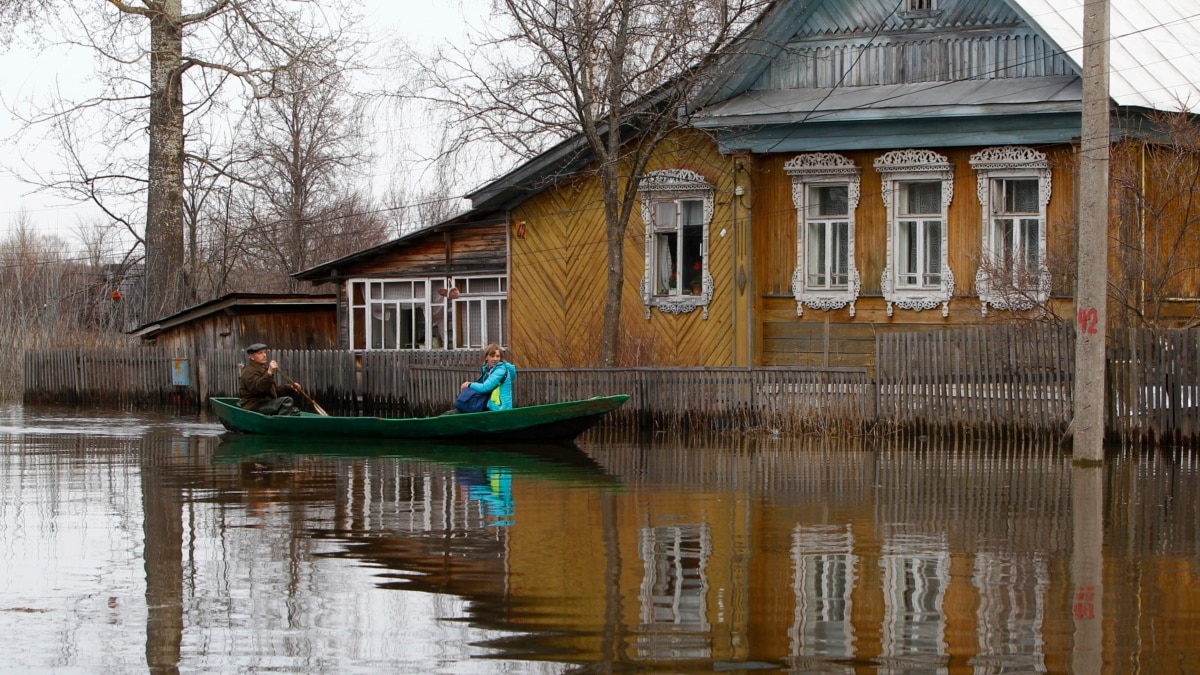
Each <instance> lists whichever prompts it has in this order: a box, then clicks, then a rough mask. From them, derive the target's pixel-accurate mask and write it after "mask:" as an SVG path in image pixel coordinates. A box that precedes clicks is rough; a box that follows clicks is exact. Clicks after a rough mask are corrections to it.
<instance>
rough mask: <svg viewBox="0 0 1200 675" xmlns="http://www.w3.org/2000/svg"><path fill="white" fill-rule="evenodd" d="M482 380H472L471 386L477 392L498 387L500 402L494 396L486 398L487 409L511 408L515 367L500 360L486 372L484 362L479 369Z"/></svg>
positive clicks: (484, 391) (515, 374) (515, 373)
mask: <svg viewBox="0 0 1200 675" xmlns="http://www.w3.org/2000/svg"><path fill="white" fill-rule="evenodd" d="M479 374H480V376H486V377H483V379H482V380H480V381H478V382H472V383H471V385H470V386H471V388H472V389H474V390H475V391H478V392H483V393H485V394H486V393H487V392H489V391H491V390H493V389H495V388H496V387H497V386H499V387H500V403H499V404H497V403H496V397H495V396H493V397H492V398H490V399H488V410H512V407H513V402H512V383H513V378H515V377H516V376H517V367H516V366H514V365H513V364H511V363H509V362H508V361H500V362H498V363H496V367H495V368H492V370H491V372H488V369H487V365H486V364H485V365H484V366H483V367H482V368H480V369H479Z"/></svg>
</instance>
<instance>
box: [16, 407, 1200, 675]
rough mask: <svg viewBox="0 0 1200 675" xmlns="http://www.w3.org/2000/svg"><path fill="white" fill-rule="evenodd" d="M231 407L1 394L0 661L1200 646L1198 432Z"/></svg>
mask: <svg viewBox="0 0 1200 675" xmlns="http://www.w3.org/2000/svg"><path fill="white" fill-rule="evenodd" d="M221 433H222V430H221V429H220V427H219V426H218V425H217V424H215V422H213V421H210V420H208V419H204V418H180V417H170V416H164V415H157V416H156V415H138V416H127V415H123V414H118V413H101V412H93V411H84V412H80V411H63V410H55V409H22V408H7V409H0V635H3V636H4V639H3V640H0V671H4V672H54V673H108V672H113V673H117V672H119V673H126V672H146V671H153V672H279V673H319V672H336V673H366V672H399V673H543V672H550V673H557V672H611V671H624V672H630V671H637V672H664V673H703V672H715V671H719V672H795V673H898V672H907V673H928V672H946V673H1017V672H1020V673H1038V672H1052V673H1067V672H1081V673H1082V672H1087V673H1091V672H1113V673H1137V672H1144V673H1183V672H1196V671H1197V670H1198V669H1200V585H1198V584H1197V583H1196V582H1197V577H1198V576H1200V480H1198V479H1200V461H1198V460H1200V458H1198V457H1197V456H1196V455H1195V454H1193V453H1191V452H1184V451H1177V452H1154V453H1146V452H1137V453H1134V452H1119V451H1115V452H1114V454H1113V455H1112V457H1111V459H1110V461H1109V462H1108V464H1107V466H1106V467H1104V468H1103V469H1080V468H1074V467H1072V465H1071V463H1070V460H1069V458H1066V457H1065V456H1064V455H1063V454H1062V453H1061V452H1060V451H1059V449H1057V448H1056V447H1053V446H1045V447H1043V446H1038V445H1031V444H985V443H969V442H962V441H959V442H951V443H946V444H933V443H930V442H925V441H919V440H918V441H913V440H907V441H902V440H896V439H885V440H882V441H876V442H873V443H866V442H864V441H863V440H861V439H843V440H834V441H829V440H822V439H814V438H802V439H755V438H746V437H737V438H728V439H722V440H716V441H710V442H707V443H704V444H696V443H693V444H691V445H690V446H683V445H680V444H678V443H671V442H667V441H662V440H659V441H643V442H633V441H625V440H614V439H609V438H606V437H605V435H604V434H594V435H591V436H589V437H587V438H585V439H583V440H582V441H581V442H580V443H578V444H577V445H576V446H574V447H569V448H565V449H564V448H547V447H545V446H527V447H524V448H494V447H488V448H482V449H481V448H473V449H472V448H463V447H433V446H429V445H404V444H396V443H390V444H389V443H373V444H366V443H354V442H351V441H345V440H336V439H334V440H317V439H312V440H304V441H295V442H291V443H280V442H272V441H265V440H262V439H254V438H250V437H231V436H223V435H221ZM609 435H613V436H615V434H609Z"/></svg>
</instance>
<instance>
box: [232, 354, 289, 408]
mask: <svg viewBox="0 0 1200 675" xmlns="http://www.w3.org/2000/svg"><path fill="white" fill-rule="evenodd" d="M238 396H240V397H241V399H240V400H239V401H238V405H239V406H241V407H243V408H245V409H246V410H258V409H259V408H260V407H262V405H263V404H264V403H268V402H270V401H273V400H275V399H276V398H278V397H279V394H278V393H276V390H275V376H274V375H271V374H270V373H268V372H267V364H265V363H259V362H258V361H251V362H249V363H247V364H246V367H245V368H242V374H241V376H240V377H238Z"/></svg>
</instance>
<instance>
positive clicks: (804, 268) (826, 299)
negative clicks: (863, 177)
mask: <svg viewBox="0 0 1200 675" xmlns="http://www.w3.org/2000/svg"><path fill="white" fill-rule="evenodd" d="M784 170H786V171H787V172H788V174H789V175H790V176H791V177H792V202H793V203H794V204H795V205H796V215H797V221H796V222H797V230H796V271H795V272H794V273H793V274H792V294H793V295H795V296H796V315H797V316H801V315H803V314H804V306H805V305H808V306H809V307H812V308H813V309H822V310H826V311H828V310H831V309H841V308H842V307H845V306H847V305H849V306H850V316H854V302H855V300H857V299H858V292H859V289H860V287H861V285H862V284H861V282H860V279H859V276H858V268H857V267H856V266H855V262H854V211H855V209H856V208H858V196H859V184H860V179H859V168H858V166H857V165H855V164H854V162H853V161H851V160H850V159H848V158H846V157H843V156H841V155H836V154H830V153H824V152H814V153H809V154H804V155H798V156H796V157H793V158H792V159H790V160H788V162H787V163H786V164H784Z"/></svg>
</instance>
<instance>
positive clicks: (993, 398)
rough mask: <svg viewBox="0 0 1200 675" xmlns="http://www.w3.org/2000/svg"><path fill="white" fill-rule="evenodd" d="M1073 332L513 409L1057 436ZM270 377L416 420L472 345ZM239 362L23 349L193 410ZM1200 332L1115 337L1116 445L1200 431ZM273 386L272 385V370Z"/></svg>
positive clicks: (121, 393)
mask: <svg viewBox="0 0 1200 675" xmlns="http://www.w3.org/2000/svg"><path fill="white" fill-rule="evenodd" d="M1074 340H1075V337H1074V332H1073V331H1072V330H1070V329H1069V328H1067V327H1063V326H1057V325H1052V324H1030V325H1006V326H998V327H986V328H962V329H955V330H945V331H936V332H927V333H882V334H880V335H879V336H878V337H877V338H876V346H875V359H876V360H875V362H876V367H875V368H874V370H873V371H872V370H869V369H866V368H804V367H754V368H655V367H631V368H571V369H544V368H520V367H519V366H520V363H519V359H518V360H515V362H516V363H517V365H518V367H519V370H518V376H517V378H516V380H515V381H514V398H515V399H516V401H517V403H518V405H533V404H539V403H550V402H555V401H563V400H572V399H579V398H587V397H590V396H595V395H604V394H613V393H625V394H629V395H630V401H629V403H628V404H626V405H625V406H624V407H623V408H621V409H620V410H619V411H618V412H617V413H616V414H614V415H612V416H610V419H609V420H608V421H609V422H610V423H612V424H614V425H629V426H636V427H638V428H643V429H646V428H649V429H658V430H682V431H723V430H748V429H757V430H762V431H767V432H771V433H797V432H822V433H832V432H846V433H852V434H857V433H860V432H862V431H864V430H868V429H871V430H881V429H882V430H884V431H887V430H892V429H915V430H919V431H921V432H922V433H937V434H945V433H951V434H963V435H972V436H981V437H983V436H986V437H996V436H1013V437H1037V436H1049V437H1058V438H1061V437H1062V435H1063V434H1064V433H1065V432H1066V431H1067V429H1068V425H1069V423H1070V420H1071V409H1072V400H1073V390H1072V387H1073V384H1072V383H1073V378H1074V367H1075V364H1074V353H1075V342H1074ZM272 357H273V358H275V359H276V360H278V361H279V362H280V363H281V364H284V369H283V371H282V372H281V375H282V376H283V377H284V378H290V379H294V380H296V381H299V382H300V383H301V384H302V386H303V387H304V390H305V391H306V392H307V393H308V394H309V395H310V396H312V397H313V399H315V400H316V401H317V402H319V403H320V405H321V406H322V407H323V408H324V409H325V410H327V411H329V412H330V413H333V414H343V415H374V416H384V417H404V416H422V415H430V414H437V413H440V412H442V411H444V410H446V409H448V408H449V407H450V406H451V404H452V402H453V398H454V395H455V394H456V393H457V391H458V387H459V384H460V383H461V382H462V381H463V380H467V379H474V378H475V376H476V375H477V374H478V369H479V366H480V363H481V359H480V357H479V354H478V353H477V352H457V351H419V352H366V353H352V352H347V351H332V350H330V351H305V350H276V351H273V352H272ZM245 359H246V355H245V354H244V353H242V352H240V351H210V352H204V353H201V354H178V353H173V352H168V351H164V350H160V349H155V348H147V349H140V350H133V351H129V350H125V351H116V350H95V349H89V350H82V349H59V350H39V351H30V352H28V353H27V354H26V359H25V402H26V403H29V404H41V403H58V404H68V405H98V406H105V407H162V406H175V407H178V408H179V409H181V410H196V409H199V408H203V407H204V405H205V401H206V400H207V398H208V397H212V396H236V393H237V378H238V373H239V372H240V367H241V365H242V364H244V363H245ZM1198 377H1200V331H1194V330H1193V331H1186V330H1180V331H1162V330H1158V331H1127V332H1124V333H1120V334H1116V335H1112V336H1110V340H1109V349H1108V378H1107V379H1108V386H1107V392H1106V395H1107V402H1108V403H1107V411H1108V414H1107V422H1108V430H1109V433H1110V435H1111V437H1113V438H1121V439H1132V440H1138V441H1151V442H1155V443H1162V442H1171V443H1184V442H1191V441H1195V440H1198V439H1200V388H1198V387H1200V380H1198ZM281 379H282V378H281Z"/></svg>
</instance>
